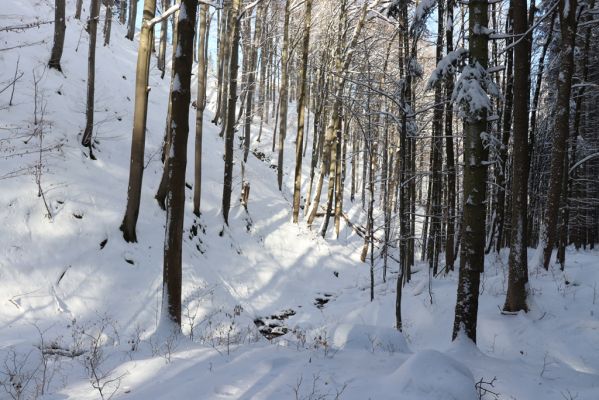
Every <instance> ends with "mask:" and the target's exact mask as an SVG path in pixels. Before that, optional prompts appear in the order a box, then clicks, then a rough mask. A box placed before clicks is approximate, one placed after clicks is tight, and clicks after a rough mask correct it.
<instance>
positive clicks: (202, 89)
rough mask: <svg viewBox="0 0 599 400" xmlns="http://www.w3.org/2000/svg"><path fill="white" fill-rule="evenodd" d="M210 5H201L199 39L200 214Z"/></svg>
mask: <svg viewBox="0 0 599 400" xmlns="http://www.w3.org/2000/svg"><path fill="white" fill-rule="evenodd" d="M207 14H208V6H207V5H206V4H202V5H200V33H199V35H200V37H199V40H198V57H199V60H198V69H197V77H198V93H197V98H196V141H195V168H194V176H195V180H194V184H193V213H194V214H195V215H196V216H198V217H199V216H200V200H201V195H202V131H203V125H204V122H203V121H204V109H205V108H206V72H207V71H206V68H207V65H206V16H207Z"/></svg>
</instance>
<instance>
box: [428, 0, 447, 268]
mask: <svg viewBox="0 0 599 400" xmlns="http://www.w3.org/2000/svg"><path fill="white" fill-rule="evenodd" d="M443 13H444V10H443V1H440V2H439V4H438V6H437V14H438V16H437V48H436V50H437V51H436V60H437V63H439V62H440V61H441V59H442V58H443V32H444V27H443ZM442 98H443V88H442V85H441V82H438V83H437V87H436V88H435V110H434V112H433V139H432V146H431V152H432V154H431V156H432V164H431V217H430V218H431V230H430V239H429V245H428V251H427V253H428V261H429V267H430V268H431V269H432V270H433V275H437V269H438V265H439V253H440V250H441V221H442V218H443V215H442V209H441V201H442V200H441V197H442V193H443V188H442V186H443V182H442V181H441V172H442V171H441V169H442V165H443V138H442V132H443V103H442Z"/></svg>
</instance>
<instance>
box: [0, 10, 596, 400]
mask: <svg viewBox="0 0 599 400" xmlns="http://www.w3.org/2000/svg"><path fill="white" fill-rule="evenodd" d="M73 10H74V1H68V2H67V16H68V19H69V21H68V23H67V32H66V42H65V51H64V56H63V61H62V66H63V73H62V74H61V73H59V72H57V71H55V70H49V69H47V68H46V67H45V66H46V63H47V61H48V57H49V54H50V49H51V45H52V35H53V25H52V24H51V23H47V24H46V23H43V24H40V25H39V26H38V27H35V28H27V29H21V30H12V31H2V32H0V43H1V44H0V48H1V50H2V51H0V86H1V87H4V86H5V85H6V84H8V83H9V82H11V81H12V80H13V77H14V75H15V69H16V70H17V76H19V75H20V74H21V73H22V76H21V77H20V78H19V79H18V80H17V81H16V83H15V85H14V97H13V98H12V104H10V105H9V100H10V98H11V92H12V88H9V89H7V90H5V91H4V92H2V93H0V176H1V182H2V189H1V190H0V204H2V209H1V211H0V221H1V224H0V230H1V237H2V239H3V240H2V241H1V242H0V304H2V306H1V307H0V386H1V387H0V399H5V398H6V399H9V398H17V397H14V396H16V395H15V393H16V391H17V389H16V386H15V385H16V384H15V382H17V381H18V382H19V383H18V385H17V386H19V385H20V386H19V387H20V388H21V389H18V390H22V397H19V398H23V399H33V398H39V399H77V400H82V399H96V398H99V396H100V395H103V396H104V397H105V398H108V397H109V396H110V395H111V394H112V393H114V397H113V398H114V399H140V400H141V399H396V398H399V399H402V400H404V399H414V400H422V399H431V400H433V399H434V400H444V399H447V400H449V399H455V400H470V399H473V400H474V399H478V398H482V399H517V400H534V399H541V398H542V399H547V400H551V399H556V400H557V399H564V398H566V399H578V400H583V399H589V400H592V399H597V398H599V353H598V352H597V351H596V350H597V349H599V320H598V319H597V315H599V298H597V297H598V295H597V281H598V279H599V269H597V260H598V259H599V253H598V252H597V250H588V251H575V250H573V249H568V265H567V267H566V270H565V272H561V271H559V269H551V270H550V271H548V272H546V271H544V270H534V271H531V282H530V289H531V293H532V301H533V308H532V310H531V311H530V312H529V313H519V314H517V315H509V316H508V315H502V314H501V313H500V307H501V306H502V304H503V302H504V298H505V291H506V285H507V283H506V282H507V252H505V251H504V252H502V253H501V254H500V255H499V256H495V255H489V256H488V258H487V269H486V271H485V273H484V275H483V283H482V290H481V298H480V301H481V303H480V307H479V330H478V343H477V347H474V346H473V345H472V344H471V343H469V342H467V341H465V340H458V341H456V342H454V343H452V342H451V334H450V333H451V326H452V324H453V312H454V308H455V301H456V300H455V298H456V295H455V291H456V284H457V271H455V272H451V273H450V274H448V275H446V276H440V277H437V278H435V279H431V277H430V276H429V274H428V268H427V267H426V265H424V264H422V265H418V266H417V268H416V270H415V273H414V277H413V279H412V281H411V282H409V283H408V285H407V286H406V288H405V289H404V303H403V310H404V311H403V312H404V324H405V331H404V332H403V334H402V333H400V332H398V331H396V330H395V328H394V307H395V290H396V289H395V288H396V277H397V264H396V263H395V262H394V261H392V262H390V273H389V276H388V279H387V282H382V278H381V276H382V274H381V268H382V267H381V265H382V264H381V263H379V262H378V261H377V264H376V268H375V273H376V281H375V283H376V285H375V299H374V301H372V302H370V299H369V287H370V272H369V266H368V265H367V264H365V263H362V262H361V261H360V252H361V250H362V246H363V243H364V242H363V239H362V238H361V237H360V236H359V235H357V234H356V232H354V230H352V228H351V227H348V226H346V225H344V226H343V228H342V230H341V233H340V236H339V238H338V239H336V238H334V237H333V235H330V237H327V238H324V239H323V238H322V237H321V236H319V235H318V234H317V230H316V229H314V230H310V229H309V228H308V227H307V226H306V224H305V223H303V222H300V223H299V224H293V223H292V222H291V199H292V191H293V186H292V185H293V182H292V175H293V164H292V161H291V160H293V159H294V142H293V140H294V137H295V134H294V132H295V126H296V125H295V124H296V114H295V108H294V107H290V110H293V111H290V124H289V132H290V134H288V137H287V139H286V154H285V156H286V160H287V161H286V165H285V171H284V172H285V174H286V177H287V178H288V179H287V178H286V179H285V185H284V187H283V190H282V191H279V190H277V187H276V170H275V169H273V168H272V167H271V163H270V159H271V158H272V159H274V155H273V154H272V153H271V149H270V144H271V142H272V126H265V128H264V132H263V140H262V142H261V143H256V142H255V141H253V142H252V149H253V151H252V153H251V154H250V157H249V160H248V163H247V166H246V178H247V179H248V180H249V182H250V183H251V193H250V198H249V204H248V208H247V210H245V209H244V207H243V206H242V205H241V204H240V202H239V200H238V198H239V195H240V191H241V178H240V175H241V171H240V165H241V163H240V162H237V163H236V164H235V166H234V187H233V193H234V197H233V198H234V202H233V206H232V209H231V217H230V225H229V226H228V227H226V226H223V221H222V216H221V210H220V203H221V195H222V187H223V183H222V182H223V153H224V144H223V139H222V138H220V137H219V132H220V127H217V126H215V125H213V124H212V123H211V122H210V121H211V120H212V118H213V109H214V102H215V95H214V90H215V85H216V83H215V81H216V80H215V79H213V78H214V77H213V76H212V79H211V80H210V86H209V89H208V93H209V102H208V110H207V112H206V115H205V116H204V154H203V156H204V159H203V163H204V164H203V165H204V175H203V193H202V214H201V217H200V218H197V217H194V215H193V214H192V203H191V202H192V191H191V190H187V192H186V195H187V197H188V203H187V207H186V210H185V230H184V250H183V305H184V317H183V319H184V321H183V335H182V336H177V337H175V336H169V337H161V336H159V335H154V333H155V332H154V330H155V329H156V325H157V321H158V318H159V313H160V311H161V310H160V301H161V289H162V263H163V243H164V226H165V214H164V212H163V211H162V210H161V209H160V208H159V206H158V204H157V203H156V201H155V200H154V194H155V191H156V188H157V187H158V183H159V180H160V176H161V173H162V167H163V165H162V162H161V160H160V151H161V148H162V139H163V134H164V125H165V118H166V110H167V100H168V91H169V81H168V79H167V78H165V79H164V80H162V79H160V72H159V71H158V70H157V69H156V68H155V62H156V61H155V58H154V57H153V58H152V63H153V64H152V69H151V75H150V86H151V92H150V97H149V110H148V124H147V127H148V129H147V142H146V168H145V171H144V181H143V192H142V201H141V210H140V217H139V223H138V230H137V232H138V239H139V241H138V243H126V242H125V241H124V240H123V239H122V234H121V232H120V231H119V225H120V223H121V220H122V217H123V213H124V210H125V202H126V193H127V179H128V168H129V157H130V142H131V127H132V113H133V101H132V99H133V92H134V81H135V65H136V59H137V41H133V42H130V41H128V40H126V39H125V38H124V36H125V28H124V27H123V26H120V25H119V24H118V23H115V24H114V25H113V27H112V29H113V32H112V41H111V44H110V46H107V47H102V46H101V44H99V46H98V50H97V62H98V64H97V68H96V102H95V119H96V124H95V130H94V143H95V156H96V158H97V160H91V159H90V158H89V157H88V155H87V152H86V151H85V150H84V148H82V147H81V145H80V140H81V133H82V130H83V128H84V126H85V115H84V114H85V91H86V77H87V64H86V62H85V60H86V54H87V43H88V42H87V41H88V36H87V34H86V32H85V30H84V26H83V25H84V23H83V22H80V21H77V20H75V19H74V18H73V12H74V11H73ZM1 13H2V16H1V21H2V22H1V23H0V24H1V25H2V26H13V25H21V24H28V23H31V22H34V21H42V22H43V21H46V20H47V19H51V15H53V2H52V1H50V0H22V1H10V2H7V4H4V5H3V9H2V11H1ZM84 14H85V13H84ZM11 47H14V48H12V49H8V48H11ZM17 63H18V67H17ZM168 75H169V74H168V73H167V77H168ZM194 83H195V81H193V80H192V87H194ZM194 90H195V89H194ZM193 93H195V92H193ZM192 95H193V94H192ZM191 111H192V112H191V115H190V126H191V127H193V126H194V118H195V115H194V113H193V108H192V109H191ZM256 129H257V126H256ZM193 140H194V138H193V130H192V132H190V138H189V144H188V148H189V156H188V160H190V162H188V168H187V180H188V182H190V183H191V182H193V173H192V170H191V168H192V165H193V163H192V162H191V160H193ZM237 145H238V141H237V139H236V146H235V150H236V157H239V151H238V147H237ZM310 148H311V146H308V155H307V157H308V158H309V157H310ZM254 153H255V154H259V155H261V154H264V155H266V157H262V155H261V156H260V157H257V156H256V155H255V154H254ZM304 174H307V171H304ZM304 176H305V175H304ZM305 182H306V179H304V184H305ZM189 187H191V184H190V185H189ZM358 203H359V202H356V203H355V204H352V203H351V202H350V200H349V198H347V201H346V204H347V206H346V213H347V214H348V215H349V216H351V217H352V218H355V219H356V223H363V222H364V221H362V220H360V219H361V218H363V217H362V216H361V215H362V214H361V213H359V210H360V207H361V205H360V204H358ZM269 325H271V326H269ZM266 326H269V328H270V329H266ZM279 335H280V336H279ZM42 349H43V351H42ZM94 373H96V375H95V378H94ZM90 376H91V379H90ZM476 382H479V383H478V384H476V385H475V383H476ZM491 382H492V384H491ZM104 385H105V386H104ZM98 387H102V389H103V391H104V392H103V393H100V391H99V390H98ZM485 390H488V391H485ZM494 393H496V394H494ZM11 396H13V397H11ZM481 396H482V397H481Z"/></svg>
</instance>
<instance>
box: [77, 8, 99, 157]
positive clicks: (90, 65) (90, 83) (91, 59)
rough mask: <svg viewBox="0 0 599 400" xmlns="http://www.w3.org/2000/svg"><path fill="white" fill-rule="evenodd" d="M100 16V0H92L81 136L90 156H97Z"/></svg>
mask: <svg viewBox="0 0 599 400" xmlns="http://www.w3.org/2000/svg"><path fill="white" fill-rule="evenodd" d="M99 16H100V0H90V18H89V22H88V24H89V52H88V57H87V104H86V107H85V120H86V122H85V131H84V132H83V137H82V138H81V144H82V145H83V146H84V147H88V148H89V156H90V158H91V159H92V160H95V157H94V155H93V152H92V133H93V129H94V93H95V80H96V37H97V35H96V34H97V31H98V19H100V18H99Z"/></svg>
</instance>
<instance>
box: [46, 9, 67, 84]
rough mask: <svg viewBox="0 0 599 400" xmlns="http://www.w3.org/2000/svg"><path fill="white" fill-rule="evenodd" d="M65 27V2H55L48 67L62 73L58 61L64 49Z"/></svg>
mask: <svg viewBox="0 0 599 400" xmlns="http://www.w3.org/2000/svg"><path fill="white" fill-rule="evenodd" d="M66 29H67V25H66V23H65V0H56V1H55V3H54V44H53V45H52V53H51V54H50V61H48V67H50V68H54V69H56V70H58V71H61V72H62V67H61V66H60V59H61V57H62V49H63V47H64V35H65V30H66Z"/></svg>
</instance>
